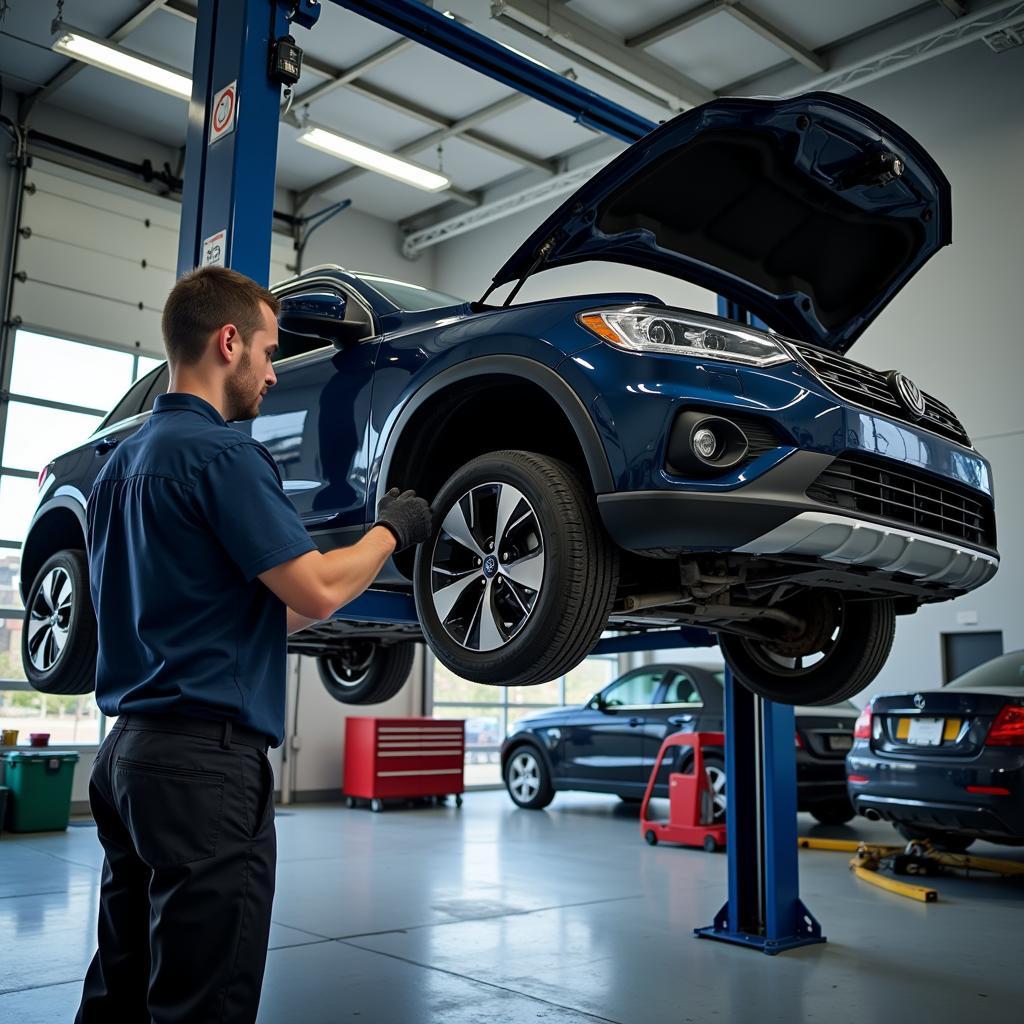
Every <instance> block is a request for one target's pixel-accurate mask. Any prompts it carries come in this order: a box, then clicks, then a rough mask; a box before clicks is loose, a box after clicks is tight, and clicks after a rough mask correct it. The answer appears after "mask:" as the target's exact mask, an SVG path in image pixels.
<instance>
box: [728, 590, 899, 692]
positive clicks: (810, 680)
mask: <svg viewBox="0 0 1024 1024" xmlns="http://www.w3.org/2000/svg"><path fill="white" fill-rule="evenodd" d="M779 610H780V611H785V612H788V613H790V614H791V615H793V616H795V617H796V618H798V619H800V620H801V621H802V623H803V625H802V627H799V628H797V627H783V628H781V629H780V630H779V633H778V635H777V636H776V637H773V638H772V639H771V640H766V639H754V638H751V637H745V636H736V635H733V634H728V633H722V634H720V636H719V643H720V645H721V648H722V654H723V656H724V657H725V660H726V661H727V662H728V663H729V667H730V668H731V669H732V670H733V672H735V673H736V677H737V678H738V679H739V681H740V682H741V683H743V685H744V686H745V687H747V689H748V690H751V691H753V692H754V693H756V694H757V695H758V696H759V697H763V698H764V699H765V700H773V701H775V702H776V703H778V704H808V705H824V704H838V703H839V702H840V701H844V700H848V699H849V698H850V697H852V696H854V694H857V693H860V691H861V690H863V689H864V687H865V686H867V685H868V684H869V683H870V682H871V681H872V680H873V679H874V678H875V676H877V675H878V673H879V672H880V671H881V670H882V666H883V665H884V664H885V661H886V658H888V656H889V651H890V650H891V648H892V641H893V636H894V635H895V631H896V614H895V611H894V609H893V604H892V601H886V600H848V599H847V598H846V597H845V596H844V595H842V594H838V593H830V592H813V591H809V592H807V593H806V594H804V595H803V596H802V597H800V598H798V599H797V600H795V601H792V602H789V603H786V604H783V605H781V606H779Z"/></svg>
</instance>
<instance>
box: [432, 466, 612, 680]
mask: <svg viewBox="0 0 1024 1024" xmlns="http://www.w3.org/2000/svg"><path fill="white" fill-rule="evenodd" d="M434 508H435V510H437V513H438V524H437V526H436V528H435V532H434V535H433V537H432V538H431V540H429V541H428V542H427V543H426V544H422V545H420V548H419V550H418V551H417V553H416V569H415V592H416V610H417V613H418V615H419V620H420V625H421V626H422V628H423V633H424V635H425V636H426V638H427V641H428V642H429V644H430V647H431V649H432V650H433V652H434V653H435V654H436V655H437V658H438V660H439V661H440V662H441V663H442V664H443V665H444V666H445V667H446V668H448V669H450V670H451V671H452V672H454V673H455V674H456V675H458V676H460V677H461V678H463V679H468V680H470V681H471V682H475V683H491V684H494V685H498V686H527V685H531V684H535V683H544V682H547V681H548V680H550V679H557V678H558V677H559V676H561V675H564V674H565V673H566V672H568V671H569V670H570V669H572V668H575V667H576V665H578V664H579V663H580V662H581V661H582V660H583V659H584V658H585V657H586V656H587V655H588V654H589V653H590V651H591V650H592V648H593V647H594V644H596V643H597V641H598V639H599V637H600V635H601V631H602V630H603V629H604V628H605V626H606V624H607V622H608V615H609V613H610V611H611V607H612V602H613V600H614V598H615V588H616V584H617V579H618V555H617V550H616V548H615V547H614V545H613V544H612V543H611V542H610V541H609V540H608V538H607V537H606V536H605V533H604V530H603V528H602V526H601V523H600V520H599V518H598V516H597V512H596V509H595V507H594V501H593V496H592V495H590V494H588V493H587V491H586V490H585V489H584V487H583V485H582V484H581V483H580V480H579V477H578V476H577V475H576V473H575V471H574V470H573V469H572V468H571V467H569V466H567V465H566V464H565V463H562V462H558V461H556V460H555V459H551V458H548V457H547V456H544V455H535V454H533V453H531V452H519V451H504V452H492V453H491V454H489V455H484V456H481V457H480V458H477V459H474V460H473V461H472V462H470V463H468V464H467V465H466V466H464V467H463V468H462V469H460V470H459V471H458V472H456V473H455V474H454V475H453V476H452V477H451V479H450V480H449V481H448V482H447V483H446V484H445V486H444V487H443V488H442V489H441V492H440V493H439V494H438V496H437V498H436V499H435V501H434Z"/></svg>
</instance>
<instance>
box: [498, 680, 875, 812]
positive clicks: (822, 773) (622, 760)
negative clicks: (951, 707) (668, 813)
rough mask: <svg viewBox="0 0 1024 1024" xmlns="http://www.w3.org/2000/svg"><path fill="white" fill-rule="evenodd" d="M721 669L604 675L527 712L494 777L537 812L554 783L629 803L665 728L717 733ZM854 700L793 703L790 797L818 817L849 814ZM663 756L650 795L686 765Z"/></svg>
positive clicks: (713, 777) (721, 767)
mask: <svg viewBox="0 0 1024 1024" xmlns="http://www.w3.org/2000/svg"><path fill="white" fill-rule="evenodd" d="M724 679H725V673H724V671H723V670H722V669H712V668H705V667H702V666H698V665H668V664H665V665H647V666H645V667H643V668H639V669H634V670H633V671H632V672H627V673H626V674H625V675H624V676H621V677H620V678H618V679H616V680H615V681H614V682H611V683H609V684H608V685H607V686H606V687H605V688H604V689H603V690H601V691H599V692H598V693H595V694H594V696H593V697H591V698H590V700H588V701H587V702H586V703H585V704H583V705H582V706H574V707H561V708H555V709H553V710H550V711H541V712H538V713H537V714H533V715H528V716H527V717H525V718H522V719H520V720H519V722H518V723H516V725H515V727H514V728H513V730H512V731H511V732H510V733H509V735H508V736H507V737H506V739H505V742H504V743H503V744H502V748H501V769H502V778H503V779H504V780H505V788H506V789H507V790H508V794H509V796H510V797H511V798H512V800H513V801H514V802H515V803H516V804H518V805H519V806H520V807H525V808H527V809H529V810H539V809H540V808H542V807H546V806H547V805H548V804H549V803H551V801H552V800H553V799H554V796H555V793H556V792H557V791H558V790H569V789H578V790H589V791H590V792H594V793H614V794H616V795H618V796H619V797H620V798H621V799H623V800H626V801H635V802H637V803H639V802H640V800H641V799H642V798H643V795H644V791H645V789H646V787H647V782H648V779H650V776H651V771H652V770H653V768H654V764H655V762H656V760H657V757H658V751H659V750H660V749H661V744H662V741H663V740H664V739H665V737H666V736H669V735H671V734H672V733H676V732H721V731H722V730H723V728H724V726H725V707H724V699H725V689H724V685H723V684H724ZM857 713H858V709H857V707H856V705H854V704H852V703H850V702H849V701H845V702H843V703H842V704H839V705H833V706H830V707H807V708H804V707H797V708H796V709H795V715H796V735H795V737H794V743H795V744H796V771H797V805H798V808H799V809H800V810H802V811H810V812H811V814H813V815H814V817H816V818H817V819H818V821H821V822H824V823H827V824H841V823H843V822H846V821H849V820H850V819H851V818H852V817H853V816H854V812H853V808H852V807H851V806H850V802H849V800H848V799H847V796H846V777H845V757H846V753H847V751H848V750H849V749H850V747H851V746H852V743H853V727H854V723H855V722H856V720H857ZM676 755H677V757H680V758H682V759H683V760H682V762H680V761H679V760H671V759H666V762H665V763H664V764H663V765H662V766H661V769H660V770H659V773H658V781H657V783H656V784H655V788H654V795H655V796H656V797H667V796H668V776H669V774H670V772H672V771H674V770H679V769H680V768H684V767H685V763H686V762H687V761H688V760H689V759H690V756H691V755H690V752H689V750H687V749H686V748H678V750H677V752H676ZM705 762H706V765H707V772H708V779H709V782H710V783H711V788H712V791H713V794H714V807H715V817H716V819H718V818H721V817H722V816H723V815H724V814H725V809H726V774H725V757H724V751H715V750H714V749H712V750H711V751H710V753H707V754H706V756H705Z"/></svg>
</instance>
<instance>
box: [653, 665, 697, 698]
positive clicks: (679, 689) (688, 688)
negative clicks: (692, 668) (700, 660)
mask: <svg viewBox="0 0 1024 1024" xmlns="http://www.w3.org/2000/svg"><path fill="white" fill-rule="evenodd" d="M661 703H662V704H700V703H701V698H700V691H699V690H698V689H697V684H696V683H695V682H694V681H693V679H692V677H691V676H690V675H689V674H688V673H686V672H680V671H678V670H677V671H676V672H674V673H673V675H672V678H671V679H669V681H668V685H667V686H666V687H665V692H664V694H663V695H662V698H661Z"/></svg>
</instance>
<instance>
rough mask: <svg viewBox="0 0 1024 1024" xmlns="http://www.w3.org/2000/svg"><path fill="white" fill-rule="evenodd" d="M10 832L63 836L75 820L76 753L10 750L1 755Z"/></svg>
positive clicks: (66, 751) (69, 751) (7, 821)
mask: <svg viewBox="0 0 1024 1024" xmlns="http://www.w3.org/2000/svg"><path fill="white" fill-rule="evenodd" d="M0 762H2V763H3V766H4V778H3V783H4V785H5V786H6V787H7V789H8V790H9V793H8V794H7V804H8V807H7V816H6V823H7V824H6V827H7V830H8V831H9V832H61V831H63V830H64V829H66V828H67V827H68V818H69V817H70V816H71V783H72V782H73V781H74V777H75V765H76V764H77V763H78V753H77V752H76V751H73V750H46V751H42V750H9V751H7V752H6V753H4V754H0Z"/></svg>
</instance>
